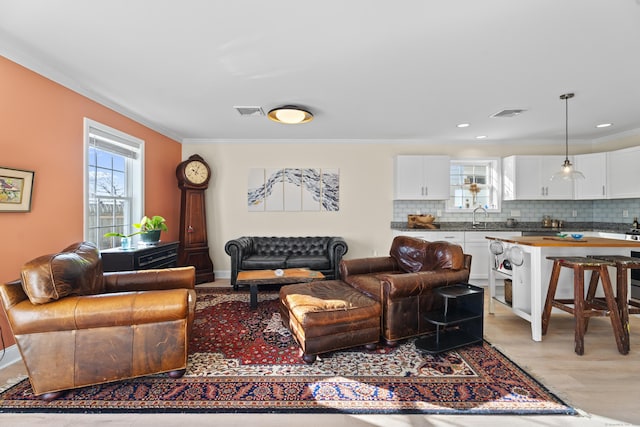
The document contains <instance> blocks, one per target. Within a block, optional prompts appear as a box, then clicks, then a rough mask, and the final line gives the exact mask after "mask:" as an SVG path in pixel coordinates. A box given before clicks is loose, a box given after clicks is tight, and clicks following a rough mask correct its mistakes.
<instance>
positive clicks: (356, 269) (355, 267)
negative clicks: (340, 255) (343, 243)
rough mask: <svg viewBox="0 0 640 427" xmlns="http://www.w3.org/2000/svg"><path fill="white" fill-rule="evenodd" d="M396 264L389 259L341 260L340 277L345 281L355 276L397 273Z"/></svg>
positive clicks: (387, 257) (397, 267)
mask: <svg viewBox="0 0 640 427" xmlns="http://www.w3.org/2000/svg"><path fill="white" fill-rule="evenodd" d="M399 270H400V267H399V266H398V262H397V261H396V260H395V259H394V258H392V257H390V256H386V257H372V258H356V259H343V260H342V261H340V277H341V278H342V280H345V279H346V278H347V277H349V276H353V275H356V274H371V273H378V272H381V271H399Z"/></svg>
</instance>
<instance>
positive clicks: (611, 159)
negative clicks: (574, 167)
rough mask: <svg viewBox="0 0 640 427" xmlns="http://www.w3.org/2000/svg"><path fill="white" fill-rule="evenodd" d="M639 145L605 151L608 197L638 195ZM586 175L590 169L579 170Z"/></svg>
mask: <svg viewBox="0 0 640 427" xmlns="http://www.w3.org/2000/svg"><path fill="white" fill-rule="evenodd" d="M639 164H640V147H632V148H625V149H622V150H616V151H610V152H608V153H607V195H608V198H609V199H628V198H636V197H640V186H639V185H638V182H640V168H639V167H638V165H639ZM581 172H582V173H584V174H585V175H586V173H588V172H590V171H586V172H585V171H581Z"/></svg>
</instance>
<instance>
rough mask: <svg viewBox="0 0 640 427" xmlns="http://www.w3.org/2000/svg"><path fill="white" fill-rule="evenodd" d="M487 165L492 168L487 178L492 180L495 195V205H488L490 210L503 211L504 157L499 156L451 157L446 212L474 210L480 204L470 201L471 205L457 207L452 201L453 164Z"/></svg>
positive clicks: (492, 189)
mask: <svg viewBox="0 0 640 427" xmlns="http://www.w3.org/2000/svg"><path fill="white" fill-rule="evenodd" d="M479 165H487V166H488V167H489V169H490V176H487V180H490V181H491V187H490V188H491V190H490V191H492V193H493V194H494V196H495V206H494V207H491V206H488V207H486V209H487V211H488V212H502V159H501V158H499V157H482V158H468V159H450V162H449V198H448V199H447V200H446V201H445V212H449V213H452V212H473V210H474V209H475V208H476V207H477V206H479V204H476V205H473V203H470V205H469V207H468V208H467V207H464V206H463V207H456V206H454V203H453V201H452V199H453V197H454V196H453V195H452V194H451V193H452V187H453V185H452V180H453V171H452V170H453V166H479Z"/></svg>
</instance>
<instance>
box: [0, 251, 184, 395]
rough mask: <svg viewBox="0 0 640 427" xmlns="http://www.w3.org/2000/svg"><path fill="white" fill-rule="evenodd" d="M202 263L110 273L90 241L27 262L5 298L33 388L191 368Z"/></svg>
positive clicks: (0, 294) (44, 391)
mask: <svg viewBox="0 0 640 427" xmlns="http://www.w3.org/2000/svg"><path fill="white" fill-rule="evenodd" d="M194 287H195V269H194V268H193V267H182V268H173V269H165V270H144V271H127V272H113V273H104V274H103V271H102V261H101V258H100V252H99V251H98V250H97V248H96V247H95V245H93V244H92V243H89V242H81V243H76V244H73V245H71V246H69V247H67V248H65V249H64V250H62V251H61V252H60V253H57V254H52V255H45V256H41V257H38V258H36V259H34V260H32V261H29V262H27V263H26V264H25V265H24V266H23V268H22V273H21V279H20V280H15V281H13V282H10V283H5V284H2V285H0V299H1V300H2V303H3V307H4V310H5V311H6V314H7V318H8V320H9V324H10V326H11V329H12V331H13V334H14V336H15V338H16V343H17V346H18V349H19V350H20V353H21V355H22V359H23V361H24V364H25V366H26V368H27V373H28V375H29V379H30V381H31V385H32V388H33V391H34V393H35V394H36V395H42V397H43V398H44V399H47V400H50V399H53V398H56V397H58V396H59V395H60V394H61V393H62V392H63V391H64V390H67V389H71V388H76V387H83V386H88V385H93V384H99V383H105V382H109V381H115V380H120V379H125V378H132V377H137V376H143V375H149V374H156V373H160V372H169V373H170V374H169V375H170V376H171V377H174V378H177V377H180V376H182V375H183V374H184V372H185V370H186V367H187V349H188V343H189V335H190V331H191V326H192V324H193V318H194V313H195V301H196V295H195V289H194Z"/></svg>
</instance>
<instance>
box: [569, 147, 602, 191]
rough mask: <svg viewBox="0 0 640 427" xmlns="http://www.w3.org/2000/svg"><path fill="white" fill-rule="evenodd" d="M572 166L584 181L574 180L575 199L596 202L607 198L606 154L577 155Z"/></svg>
mask: <svg viewBox="0 0 640 427" xmlns="http://www.w3.org/2000/svg"><path fill="white" fill-rule="evenodd" d="M573 165H574V167H575V169H576V170H578V171H580V172H582V173H583V174H584V177H585V179H577V180H575V196H576V197H575V198H576V199H580V200H596V199H606V198H607V153H591V154H578V155H576V156H575V157H574V161H573Z"/></svg>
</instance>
